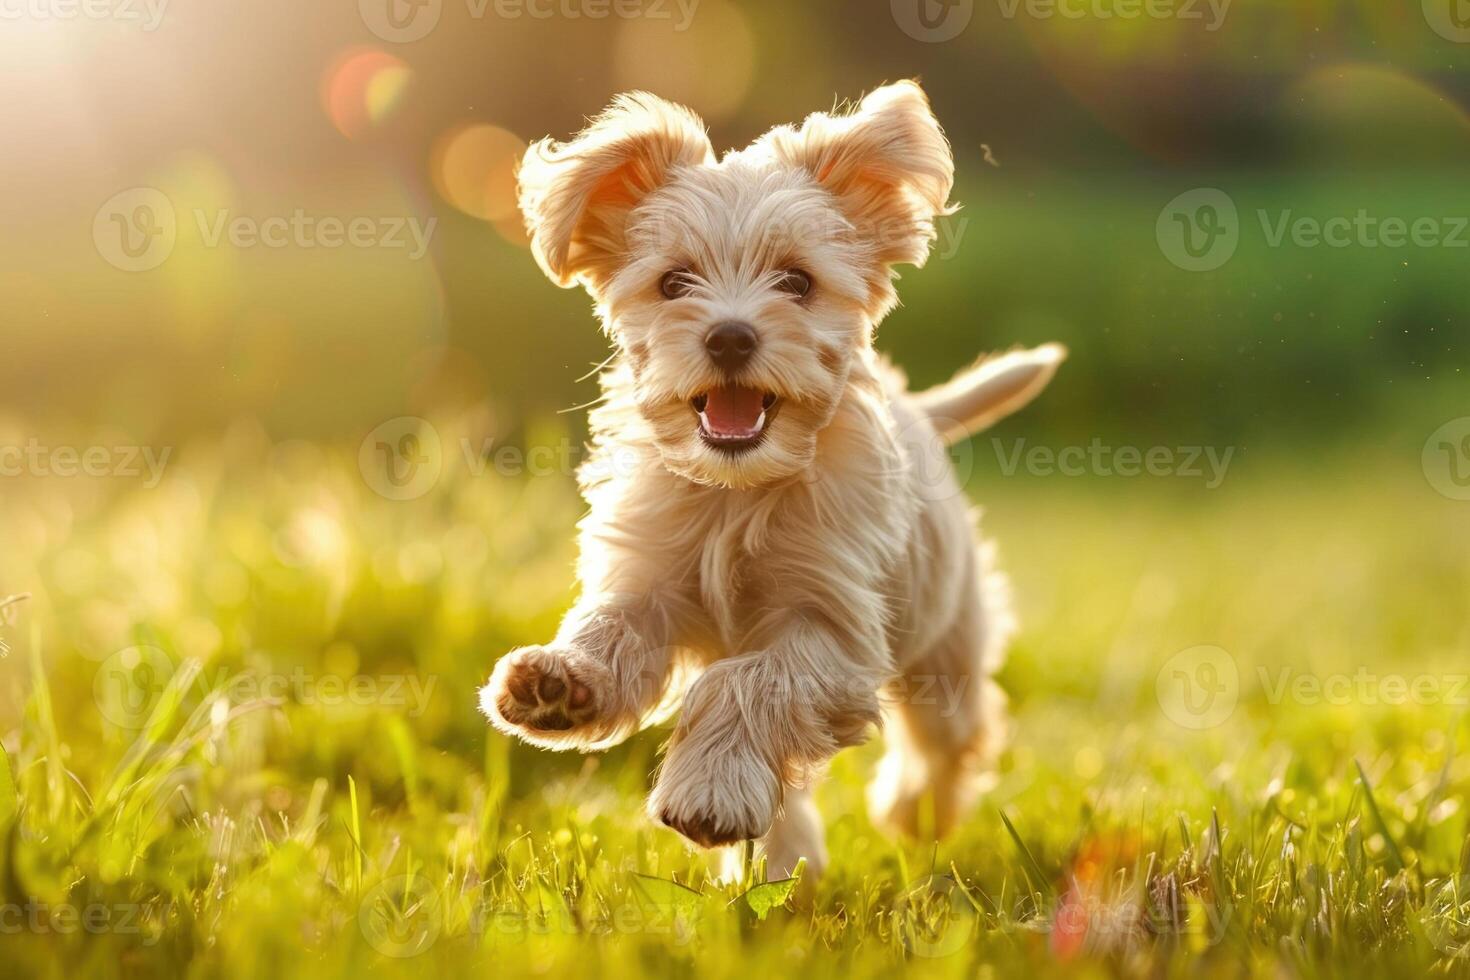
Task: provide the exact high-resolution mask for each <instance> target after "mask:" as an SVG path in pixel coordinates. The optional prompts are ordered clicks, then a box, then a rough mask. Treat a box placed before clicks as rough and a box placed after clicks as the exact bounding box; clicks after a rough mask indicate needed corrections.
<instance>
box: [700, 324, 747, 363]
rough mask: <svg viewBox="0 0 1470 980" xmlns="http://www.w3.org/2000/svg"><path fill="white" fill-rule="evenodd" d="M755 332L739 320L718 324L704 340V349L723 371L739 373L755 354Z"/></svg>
mask: <svg viewBox="0 0 1470 980" xmlns="http://www.w3.org/2000/svg"><path fill="white" fill-rule="evenodd" d="M755 344H756V340H755V331H754V330H752V329H751V327H750V324H748V323H741V322H740V321H738V320H726V321H725V322H724V323H717V324H715V326H714V329H712V330H711V331H710V332H709V334H708V335H706V336H705V338H704V349H705V350H707V351H709V356H710V360H712V361H714V362H715V363H716V364H717V365H719V367H720V369H721V370H723V371H730V372H734V371H738V370H740V369H741V368H742V367H744V366H745V362H746V361H748V360H750V355H752V354H754V353H755Z"/></svg>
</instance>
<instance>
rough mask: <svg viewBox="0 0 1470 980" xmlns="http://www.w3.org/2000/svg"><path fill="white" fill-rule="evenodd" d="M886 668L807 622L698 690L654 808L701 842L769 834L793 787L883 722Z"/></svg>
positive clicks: (692, 693) (715, 667) (720, 668)
mask: <svg viewBox="0 0 1470 980" xmlns="http://www.w3.org/2000/svg"><path fill="white" fill-rule="evenodd" d="M882 679H883V671H882V670H881V669H880V668H879V667H878V666H877V662H876V660H875V662H874V663H873V664H864V663H860V662H858V661H857V659H856V658H854V657H852V656H851V655H849V654H848V653H847V652H846V649H845V643H844V637H843V635H842V634H840V633H839V632H838V631H837V630H835V629H833V628H829V627H825V626H821V625H817V624H815V623H812V622H808V621H806V620H798V621H797V622H795V623H793V624H791V625H790V626H789V627H788V628H786V629H784V630H782V631H780V632H779V633H778V634H777V635H776V636H775V637H774V638H773V641H772V642H771V643H770V644H769V645H767V646H766V648H765V649H762V650H760V651H758V652H755V653H747V654H743V655H741V656H738V657H731V658H729V659H727V660H721V661H718V662H716V663H714V664H712V665H711V666H710V667H709V669H708V670H706V671H705V673H704V674H703V675H702V676H701V677H700V678H699V680H698V681H696V682H695V683H694V685H693V686H692V687H690V689H689V691H688V693H687V694H686V695H685V698H684V708H683V713H682V714H681V715H680V718H679V724H678V726H677V728H676V729H675V731H674V737H673V740H672V741H671V742H670V745H669V750H668V755H667V756H666V757H665V759H664V763H663V766H662V767H661V769H660V772H659V778H658V784H657V785H656V786H655V787H654V790H653V794H652V795H651V796H650V797H649V801H648V808H649V813H650V815H651V816H652V817H653V818H654V819H655V820H659V821H661V822H662V823H664V824H666V825H667V826H669V827H672V828H673V829H674V830H677V831H678V832H679V833H681V834H683V835H684V836H685V837H687V838H689V839H690V840H692V841H694V842H695V843H696V844H700V845H703V846H705V847H715V846H719V845H722V844H731V843H734V842H736V841H740V840H746V839H749V838H755V837H760V836H762V835H764V834H765V832H766V831H767V830H768V829H769V828H770V826H771V822H772V820H773V819H774V818H775V816H776V812H777V810H778V808H779V807H780V806H781V801H782V796H783V789H784V787H786V786H798V785H802V784H803V783H804V782H805V781H806V779H807V777H808V776H809V775H810V774H811V773H812V772H813V771H814V770H816V769H819V768H820V767H821V766H822V765H823V764H824V763H825V762H826V761H827V760H828V759H830V758H831V757H832V756H833V755H834V754H835V753H836V752H837V751H838V750H839V749H841V748H844V747H845V746H848V745H855V744H857V743H859V742H861V741H862V740H863V739H864V738H865V737H866V734H867V731H868V729H869V727H870V726H871V725H874V724H877V722H878V719H879V712H878V698H877V690H878V687H879V685H880V684H881V683H882Z"/></svg>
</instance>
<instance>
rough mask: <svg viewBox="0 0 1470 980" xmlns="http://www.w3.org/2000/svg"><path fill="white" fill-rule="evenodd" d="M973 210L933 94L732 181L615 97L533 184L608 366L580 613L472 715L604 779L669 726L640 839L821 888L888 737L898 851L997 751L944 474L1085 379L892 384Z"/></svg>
mask: <svg viewBox="0 0 1470 980" xmlns="http://www.w3.org/2000/svg"><path fill="white" fill-rule="evenodd" d="M953 182H954V162H953V157H952V154H951V150H950V146H949V143H948V140H947V139H946V138H945V136H944V133H943V131H942V130H941V128H940V126H939V124H938V122H937V121H936V120H935V117H934V115H933V112H932V111H931V109H930V106H929V101H928V99H927V97H926V96H925V94H924V92H923V90H922V89H921V88H920V86H919V85H918V84H917V83H916V82H913V81H904V82H899V83H897V84H892V85H887V86H884V87H882V88H879V89H877V90H875V91H874V92H872V93H870V94H869V95H867V96H866V97H865V98H864V99H862V101H861V102H860V103H859V104H857V105H856V106H855V107H851V108H850V109H848V110H847V111H834V112H833V113H816V114H814V115H811V116H810V117H808V118H807V119H806V121H805V122H804V123H803V124H802V125H801V126H799V127H792V126H781V127H778V128H776V129H773V130H771V131H770V132H768V133H766V134H765V135H764V136H762V137H760V138H759V139H757V140H756V141H755V142H754V143H752V144H751V145H750V146H749V147H747V148H745V149H743V150H739V151H732V152H730V153H727V154H726V155H724V156H723V157H721V158H719V159H717V158H716V157H715V154H714V150H713V148H712V147H711V144H710V140H709V138H708V136H707V135H706V130H705V126H704V124H703V123H702V122H701V121H700V119H699V118H698V117H697V116H696V115H695V114H694V113H693V112H691V111H690V110H688V109H686V108H684V107H682V106H678V105H674V104H672V103H669V102H666V101H664V100H662V99H660V98H657V97H655V96H653V95H649V94H647V93H642V92H637V93H631V94H626V95H622V96H620V97H618V98H617V99H616V100H615V101H614V102H613V103H612V105H611V106H610V107H609V108H607V109H606V110H605V111H604V112H603V113H602V114H601V115H600V116H598V117H597V118H596V119H594V120H592V121H591V122H590V124H589V125H588V126H587V128H586V129H585V130H584V131H583V132H582V133H581V134H580V135H578V136H577V137H575V138H574V139H572V140H571V141H570V142H556V141H553V140H551V139H549V138H548V139H545V140H542V141H541V142H538V143H535V144H533V145H532V146H530V147H529V149H528V150H527V151H526V154H525V157H524V160H523V161H522V164H521V167H520V170H519V200H520V206H521V209H522V211H523V212H524V216H525V220H526V226H527V229H528V231H529V233H530V238H531V246H532V251H533V253H534V255H535V257H536V260H537V262H538V263H539V265H540V266H541V268H542V270H544V271H545V273H546V274H547V276H549V277H550V278H551V280H552V281H553V282H555V283H556V284H557V285H559V286H563V287H569V286H573V285H576V284H581V285H582V286H584V287H585V288H586V289H587V291H588V292H589V293H590V294H591V296H592V298H593V299H594V301H595V302H596V310H597V315H598V317H599V319H600V320H601V322H602V325H603V327H604V329H605V330H606V332H607V334H608V335H609V337H610V339H611V341H612V343H613V346H614V350H615V353H614V355H613V359H612V360H611V361H609V366H608V368H607V370H606V371H605V373H603V375H602V377H601V383H602V390H603V397H602V398H601V400H600V403H599V404H598V405H597V406H596V407H595V408H594V410H593V411H592V413H591V419H590V422H591V432H592V435H591V454H590V456H589V458H588V461H587V463H586V464H584V467H583V469H582V470H581V472H580V474H579V476H580V479H581V482H582V487H583V492H584V495H585V497H586V500H587V503H588V505H589V511H588V513H587V515H586V517H585V518H584V520H583V521H582V522H581V524H580V525H579V527H580V548H581V551H580V559H579V562H578V577H579V580H580V584H581V594H580V598H579V600H578V601H577V602H576V603H575V605H574V607H573V608H572V610H571V611H570V612H569V613H568V614H567V616H566V618H565V620H564V621H563V623H562V625H561V628H560V630H559V631H558V633H557V636H556V638H555V640H553V641H552V642H550V643H548V644H545V645H542V646H529V647H523V648H520V649H517V650H514V651H511V652H510V653H508V654H506V655H505V656H504V657H502V658H501V659H500V660H499V661H498V662H497V663H496V664H495V666H494V669H493V672H492V674H491V677H490V679H489V682H488V683H487V684H486V686H485V687H484V688H483V690H482V691H481V694H480V703H481V708H482V710H483V711H484V713H485V714H486V715H487V716H488V717H489V719H490V721H491V723H492V724H493V725H494V726H495V727H496V728H497V729H499V730H500V731H502V732H505V733H507V734H510V735H513V736H516V737H518V738H521V739H524V740H525V741H526V742H529V743H531V744H533V745H537V746H541V747H544V748H547V749H575V750H580V751H584V752H585V751H597V750H601V749H605V748H607V747H609V746H611V745H614V744H616V743H618V742H621V741H622V740H624V739H626V738H628V737H629V736H630V735H632V734H633V733H635V732H637V731H639V730H640V729H642V728H644V727H646V726H649V725H652V724H656V723H658V722H660V721H663V720H666V719H668V718H670V717H671V716H672V715H673V714H674V713H675V712H676V711H677V712H678V721H677V724H676V725H675V727H674V731H673V735H672V738H671V739H670V741H669V743H668V745H667V749H666V753H665V755H664V757H663V759H662V762H661V764H660V766H659V770H658V773H657V774H656V781H655V785H654V787H653V790H652V792H651V794H650V796H649V799H648V812H649V814H650V816H651V817H652V818H653V819H655V820H657V821H660V822H662V823H663V824H665V825H667V826H669V827H671V828H673V829H674V830H676V831H678V832H679V833H680V834H683V835H684V836H685V837H686V838H688V839H689V840H690V841H692V842H694V843H695V844H697V845H700V846H703V847H718V846H722V845H729V844H733V843H735V842H739V841H744V840H748V839H758V840H759V841H760V847H761V853H762V854H763V855H764V857H765V859H766V861H767V869H768V873H771V874H782V873H785V874H789V873H791V871H792V870H793V869H794V868H795V867H796V866H797V862H798V861H799V860H800V859H802V858H805V860H806V862H807V868H808V870H809V871H810V872H812V873H814V874H815V873H820V871H821V869H822V867H823V866H825V864H826V863H827V854H826V849H825V845H824V842H823V828H822V823H821V819H820V816H819V815H818V813H817V811H816V809H815V807H814V805H813V800H812V795H811V787H812V784H813V781H814V780H815V779H816V778H817V777H818V776H819V775H820V774H821V772H822V771H823V770H824V768H825V765H826V763H827V762H828V760H830V759H831V758H832V757H833V755H834V754H836V753H837V752H838V751H839V750H841V749H843V748H845V747H847V746H852V745H857V744H859V743H860V742H862V741H864V740H865V739H866V738H867V737H868V736H869V734H870V733H871V732H872V731H873V730H874V729H875V728H879V727H881V728H882V729H884V730H885V733H886V736H887V743H888V745H887V750H886V751H887V754H886V755H885V756H884V758H883V760H882V762H881V763H880V766H879V771H878V774H877V776H876V778H875V779H874V781H873V784H872V786H871V788H870V792H869V803H870V807H871V809H872V812H873V813H874V815H875V818H876V820H877V821H878V822H880V823H882V824H885V825H888V826H892V827H894V828H896V829H898V830H902V831H907V832H910V833H920V832H930V833H934V834H936V835H937V834H942V833H943V832H945V831H946V830H947V829H949V828H950V827H951V826H952V825H953V824H954V822H955V821H956V819H957V818H958V817H960V816H961V815H962V813H963V811H964V809H965V807H966V806H967V804H968V803H969V802H970V801H971V797H972V796H973V795H974V791H975V788H976V787H977V786H978V785H979V784H980V777H982V776H983V774H984V772H985V771H986V768H987V766H988V765H989V763H990V762H991V761H992V760H993V757H994V754H995V752H996V750H997V749H998V748H999V747H1000V746H1001V744H1002V741H1003V732H1004V724H1005V700H1004V697H1003V696H1002V694H1001V692H1000V689H999V688H998V687H997V685H996V684H995V683H994V681H993V680H992V675H993V673H994V671H995V669H996V668H997V666H998V665H999V664H1000V661H1001V657H1002V654H1003V652H1004V649H1005V646H1006V642H1007V638H1008V636H1009V635H1010V633H1011V632H1012V629H1013V621H1012V616H1011V613H1010V604H1009V598H1008V589H1007V585H1006V580H1005V579H1004V578H1003V576H1002V575H1001V574H1000V573H999V572H998V571H996V569H995V568H994V562H993V555H992V550H991V548H990V547H989V546H988V545H984V544H981V543H980V542H979V540H978V538H977V528H976V523H975V518H974V516H973V515H972V514H971V512H970V508H969V507H968V506H967V504H966V500H965V497H964V495H963V493H962V491H961V489H960V486H959V483H958V481H957V479H956V477H955V475H954V473H953V469H952V466H951V463H950V459H949V455H948V450H947V446H948V445H950V444H952V443H954V442H956V441H959V440H962V439H963V438H965V437H967V436H968V435H971V434H973V433H974V432H977V431H979V430H981V429H983V428H985V427H987V426H989V425H991V424H993V423H994V422H996V421H998V420H999V419H1001V418H1003V417H1005V416H1006V415H1009V414H1010V413H1012V412H1014V411H1016V410H1017V409H1019V408H1020V407H1022V406H1023V405H1025V404H1026V403H1027V402H1029V401H1030V400H1031V399H1032V398H1033V397H1035V396H1036V395H1037V394H1038V393H1039V392H1040V391H1041V389H1042V388H1044V387H1045V386H1046V384H1047V383H1048V382H1049V381H1050V380H1051V378H1052V376H1053V374H1054V372H1055V371H1056V369H1057V366H1058V365H1059V364H1060V363H1061V361H1062V359H1063V357H1064V356H1065V350H1064V349H1063V348H1062V347H1061V346H1060V345H1055V344H1049V345H1045V346H1043V347H1040V348H1037V349H1035V350H1029V351H1023V350H1018V351H1014V352H1012V353H1010V354H1007V355H1003V356H1001V357H996V358H991V359H989V360H985V361H982V362H981V363H979V364H978V365H977V366H975V367H973V368H972V369H970V370H968V371H966V372H963V373H961V374H960V375H959V376H957V377H956V378H955V379H954V380H953V381H951V382H949V383H948V384H945V385H942V386H940V387H939V388H937V389H933V390H930V391H925V392H922V393H918V394H910V393H908V392H907V390H906V389H907V384H906V382H905V380H904V378H903V376H902V374H901V373H899V372H898V371H897V370H896V369H894V368H892V367H890V366H889V365H888V364H887V363H886V362H885V361H883V360H882V359H881V358H880V357H879V356H878V355H877V354H876V353H875V351H874V348H873V334H874V330H875V328H876V327H877V325H878V323H879V322H880V321H881V320H882V319H883V317H884V316H885V315H886V314H887V313H888V312H889V311H890V310H891V309H892V308H893V307H894V305H895V304H896V301H897V297H896V293H895V289H894V279H895V278H896V274H895V272H894V267H895V266H897V265H900V264H910V265H914V266H920V265H922V264H923V263H924V260H925V259H926V257H927V255H928V253H929V249H930V246H931V243H932V242H933V240H934V239H935V237H936V233H935V220H936V219H937V218H939V217H941V216H944V215H948V214H950V213H952V212H953V210H954V207H953V206H952V205H951V204H950V202H949V197H950V193H951V189H952V185H953ZM936 692H939V693H943V694H945V695H946V696H945V697H940V696H938V694H937V693H936ZM921 693H922V694H925V696H920V695H921Z"/></svg>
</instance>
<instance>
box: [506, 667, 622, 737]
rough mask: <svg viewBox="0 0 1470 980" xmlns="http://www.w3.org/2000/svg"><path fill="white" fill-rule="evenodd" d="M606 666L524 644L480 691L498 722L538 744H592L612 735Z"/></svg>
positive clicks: (508, 730) (510, 730)
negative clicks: (609, 719)
mask: <svg viewBox="0 0 1470 980" xmlns="http://www.w3.org/2000/svg"><path fill="white" fill-rule="evenodd" d="M609 688H610V682H609V679H608V677H607V671H606V668H603V667H601V666H600V665H598V664H595V663H593V662H591V661H590V660H588V659H587V658H586V657H584V656H581V655H580V654H579V653H578V651H576V650H572V649H563V648H559V647H542V646H534V647H521V648H520V649H519V650H512V651H511V652H510V653H508V654H506V655H505V656H504V657H502V658H500V661H499V662H498V663H497V664H496V665H495V670H494V672H493V673H492V674H491V675H490V682H489V683H488V684H486V685H485V687H484V688H483V689H481V691H480V708H481V710H483V711H484V712H485V714H486V715H487V716H488V717H489V718H490V721H491V723H492V724H494V725H495V727H496V728H499V729H500V730H501V731H504V732H506V733H507V734H511V735H516V736H519V737H520V738H523V739H525V740H526V741H528V742H531V743H533V744H535V745H540V746H544V747H546V748H553V749H561V748H575V747H579V746H588V745H590V744H591V743H593V742H596V741H597V740H598V739H600V738H603V737H605V736H606V734H607V731H606V729H607V708H608V705H607V701H608V700H609V698H608V691H609Z"/></svg>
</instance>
